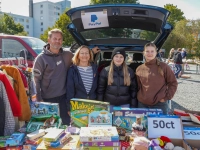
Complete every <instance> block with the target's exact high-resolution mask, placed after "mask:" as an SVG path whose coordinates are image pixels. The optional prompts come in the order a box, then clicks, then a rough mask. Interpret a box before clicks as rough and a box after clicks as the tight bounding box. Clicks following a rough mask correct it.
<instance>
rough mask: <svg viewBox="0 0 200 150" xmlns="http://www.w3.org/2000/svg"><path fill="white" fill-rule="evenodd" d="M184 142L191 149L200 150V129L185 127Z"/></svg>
mask: <svg viewBox="0 0 200 150" xmlns="http://www.w3.org/2000/svg"><path fill="white" fill-rule="evenodd" d="M183 131H184V140H185V142H186V143H187V144H188V145H189V146H190V147H191V149H194V148H196V149H200V144H199V143H200V127H184V128H183Z"/></svg>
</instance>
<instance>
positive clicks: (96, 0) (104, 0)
mask: <svg viewBox="0 0 200 150" xmlns="http://www.w3.org/2000/svg"><path fill="white" fill-rule="evenodd" d="M116 3H130V4H136V3H139V1H138V0H90V4H91V5H94V4H116Z"/></svg>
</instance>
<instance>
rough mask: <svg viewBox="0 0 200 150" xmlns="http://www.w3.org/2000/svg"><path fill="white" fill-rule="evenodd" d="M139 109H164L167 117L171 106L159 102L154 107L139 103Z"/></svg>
mask: <svg viewBox="0 0 200 150" xmlns="http://www.w3.org/2000/svg"><path fill="white" fill-rule="evenodd" d="M138 108H153V109H162V111H163V114H165V115H167V114H168V111H169V106H168V102H167V101H165V102H163V103H162V102H158V103H157V104H156V105H153V106H149V105H146V104H143V103H141V102H138Z"/></svg>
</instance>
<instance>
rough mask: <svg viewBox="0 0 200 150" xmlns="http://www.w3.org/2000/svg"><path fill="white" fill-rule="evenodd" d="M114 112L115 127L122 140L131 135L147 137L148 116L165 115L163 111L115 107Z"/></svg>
mask: <svg viewBox="0 0 200 150" xmlns="http://www.w3.org/2000/svg"><path fill="white" fill-rule="evenodd" d="M113 110H114V113H113V126H116V127H117V131H118V133H119V135H120V140H124V138H125V135H127V134H130V133H132V134H133V135H135V136H145V137H147V115H148V114H163V112H162V110H161V109H143V108H121V107H114V108H113Z"/></svg>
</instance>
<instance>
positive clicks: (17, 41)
mask: <svg viewBox="0 0 200 150" xmlns="http://www.w3.org/2000/svg"><path fill="white" fill-rule="evenodd" d="M44 45H45V42H44V41H42V40H40V39H38V38H34V37H28V36H15V35H5V34H3V35H0V58H10V57H20V55H24V53H25V52H26V53H27V63H28V66H29V67H32V66H33V61H34V59H35V57H36V56H37V55H38V54H39V53H40V52H41V51H42V50H43V46H44ZM17 62H18V61H17V60H16V61H14V63H16V64H17ZM2 63H4V64H7V63H8V62H2Z"/></svg>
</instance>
